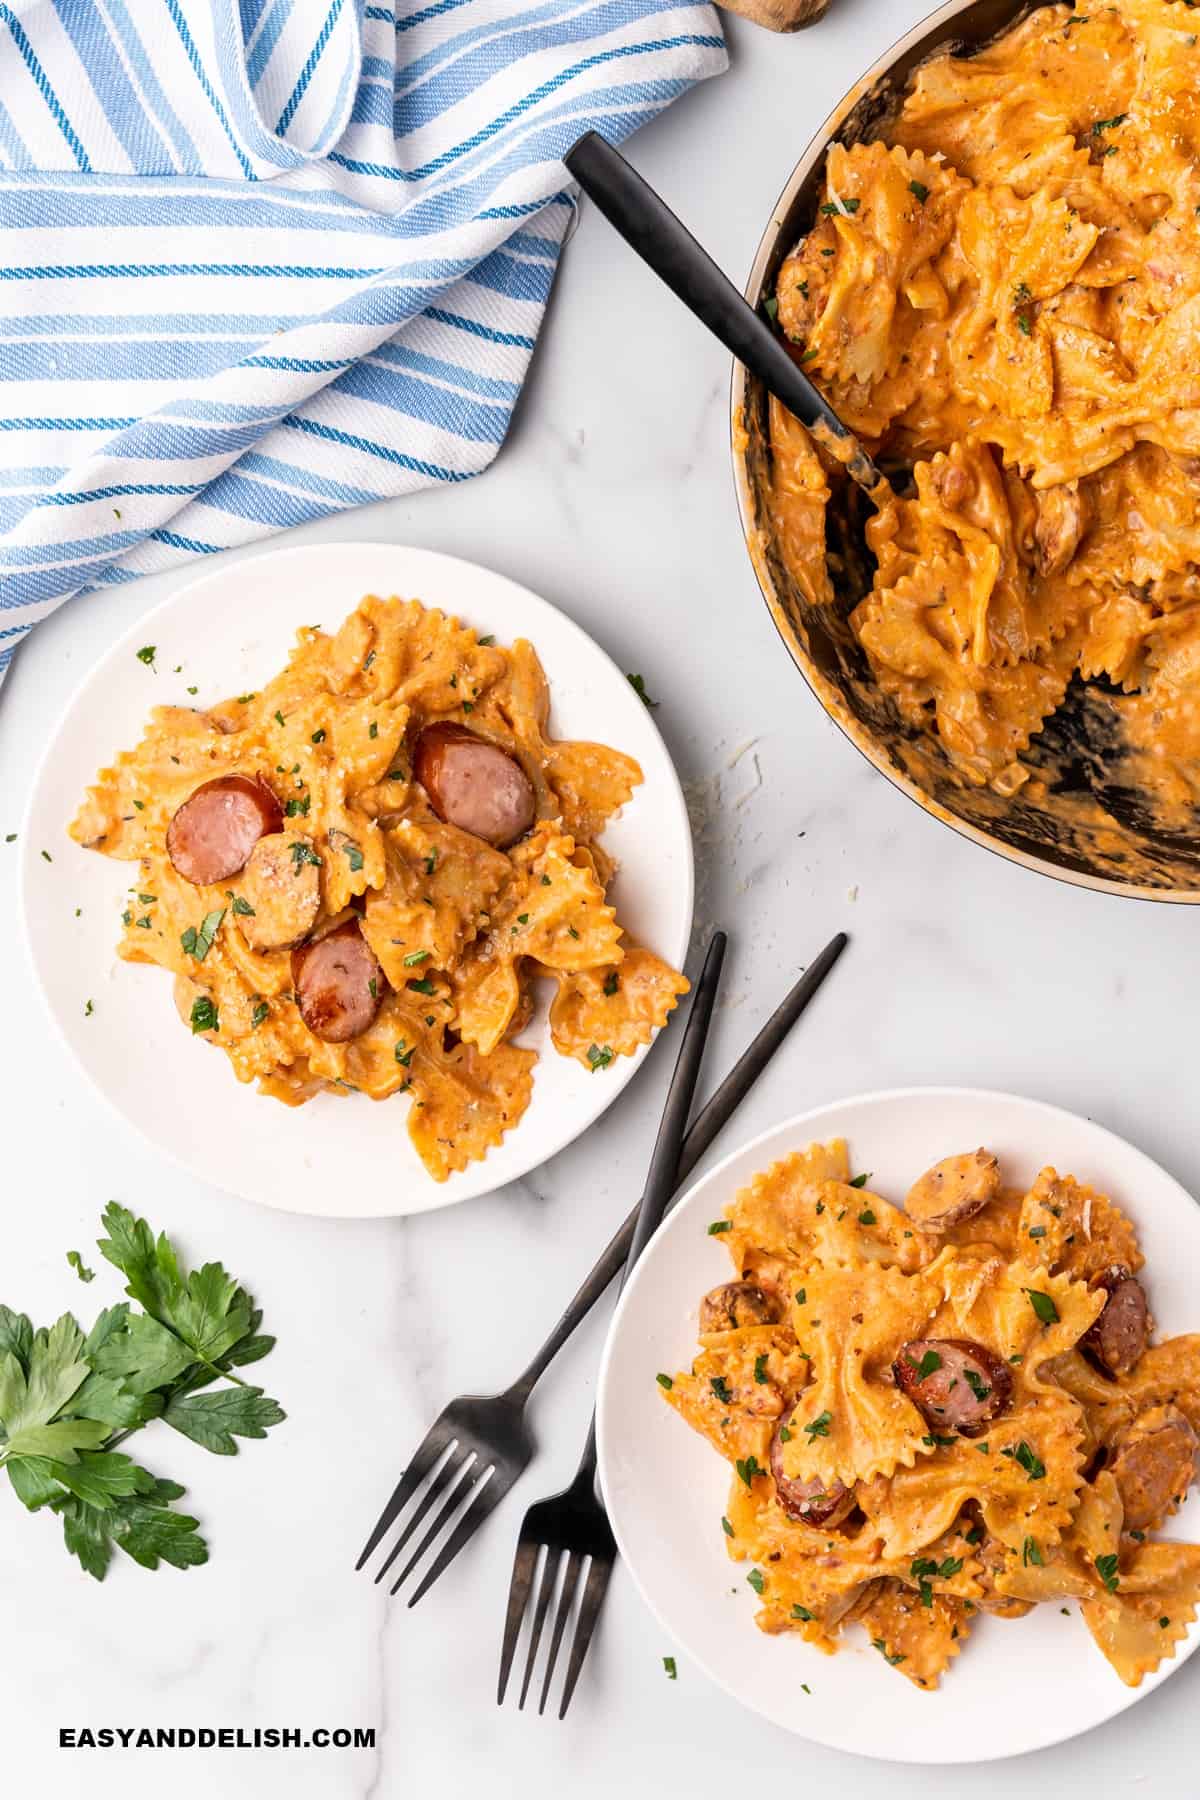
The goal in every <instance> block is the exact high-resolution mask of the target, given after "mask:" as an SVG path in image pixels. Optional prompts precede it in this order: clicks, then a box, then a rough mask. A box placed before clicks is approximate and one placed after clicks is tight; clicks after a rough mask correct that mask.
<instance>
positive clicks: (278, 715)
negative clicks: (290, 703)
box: [275, 707, 287, 725]
mask: <svg viewBox="0 0 1200 1800" xmlns="http://www.w3.org/2000/svg"><path fill="white" fill-rule="evenodd" d="M275 723H276V724H277V725H285V724H286V723H287V721H286V719H285V718H284V716H283V714H282V713H281V712H280V711H279V708H278V707H276V709H275Z"/></svg>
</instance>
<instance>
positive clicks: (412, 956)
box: [404, 950, 429, 969]
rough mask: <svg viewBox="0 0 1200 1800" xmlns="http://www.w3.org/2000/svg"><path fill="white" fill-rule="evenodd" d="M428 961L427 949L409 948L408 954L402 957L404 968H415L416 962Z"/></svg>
mask: <svg viewBox="0 0 1200 1800" xmlns="http://www.w3.org/2000/svg"><path fill="white" fill-rule="evenodd" d="M428 961H429V952H428V950H410V951H409V953H408V955H407V956H406V957H405V959H404V967H405V968H406V969H415V968H416V966H417V964H418V963H423V962H428Z"/></svg>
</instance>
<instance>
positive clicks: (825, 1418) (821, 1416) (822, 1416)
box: [804, 1412, 833, 1438]
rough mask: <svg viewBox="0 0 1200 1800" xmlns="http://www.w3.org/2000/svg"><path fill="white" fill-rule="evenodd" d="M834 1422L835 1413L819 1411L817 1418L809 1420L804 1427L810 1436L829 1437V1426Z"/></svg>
mask: <svg viewBox="0 0 1200 1800" xmlns="http://www.w3.org/2000/svg"><path fill="white" fill-rule="evenodd" d="M832 1423H833V1414H832V1413H831V1412H823V1413H818V1414H817V1416H816V1418H815V1419H810V1420H809V1421H808V1424H807V1425H806V1426H805V1427H804V1429H805V1431H806V1432H807V1433H808V1436H809V1437H810V1438H819V1437H828V1436H829V1427H830V1425H831V1424H832Z"/></svg>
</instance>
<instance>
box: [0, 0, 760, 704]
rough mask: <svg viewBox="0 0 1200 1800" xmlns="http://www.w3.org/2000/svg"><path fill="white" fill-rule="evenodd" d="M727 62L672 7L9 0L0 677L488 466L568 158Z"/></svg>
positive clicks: (704, 14)
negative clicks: (275, 534) (126, 585)
mask: <svg viewBox="0 0 1200 1800" xmlns="http://www.w3.org/2000/svg"><path fill="white" fill-rule="evenodd" d="M725 60H726V58H725V49H724V44H723V41H722V36H721V30H720V26H719V25H718V23H717V20H716V15H715V14H714V12H713V11H712V9H711V7H709V6H707V5H697V4H691V3H688V0H545V3H541V4H539V3H538V0H427V3H425V4H421V3H420V0H396V4H395V6H394V7H393V6H392V5H391V4H388V0H382V3H379V4H367V3H366V0H0V378H2V379H0V679H2V674H3V670H4V669H5V668H6V667H7V665H8V662H9V660H10V658H11V656H12V654H13V651H14V649H15V648H16V647H17V646H18V645H19V644H20V642H21V640H22V638H23V637H24V636H25V635H26V634H27V633H28V632H29V631H30V630H31V628H32V627H33V626H34V625H36V623H37V621H38V620H39V619H40V618H43V617H44V616H45V615H46V614H47V613H49V612H51V611H53V609H54V608H55V607H56V606H58V605H60V604H61V602H62V601H63V600H65V599H67V598H68V597H69V596H70V595H71V594H74V593H78V592H80V591H81V590H86V589H89V588H91V589H94V588H96V587H100V586H108V585H112V584H114V583H118V582H125V581H132V580H133V579H135V578H136V577H137V576H139V575H144V574H148V573H150V572H152V571H155V570H160V569H166V568H172V567H175V566H177V565H179V564H180V563H182V562H184V561H186V560H188V559H190V558H193V557H197V556H204V555H208V554H210V553H211V552H213V551H216V550H223V549H226V548H228V547H229V546H231V545H234V544H244V543H246V542H248V541H250V540H252V539H255V538H259V537H263V536H265V535H266V534H267V533H268V532H272V531H278V530H281V529H283V528H284V527H286V526H289V525H298V524H301V523H302V522H304V521H305V520H307V519H313V518H317V517H319V516H320V515H322V514H324V513H327V512H331V511H335V510H337V509H340V508H344V507H351V506H359V505H362V504H364V503H365V502H366V501H369V500H378V499H381V498H384V497H387V496H390V495H394V494H402V493H407V492H411V491H412V490H413V489H415V488H419V487H422V486H425V485H427V484H430V483H434V482H447V481H464V480H466V479H467V477H468V476H471V475H476V474H478V473H479V471H480V470H481V469H484V468H486V466H487V464H488V463H489V462H490V461H491V460H492V458H493V457H494V456H495V454H496V451H497V449H498V447H499V445H500V443H501V442H502V440H503V438H504V434H505V432H506V431H507V429H508V423H509V420H510V418H511V416H512V410H513V406H514V404H515V402H516V398H517V395H518V393H519V391H520V387H521V382H522V380H523V378H524V376H525V372H526V369H527V368H528V365H529V359H530V356H531V353H532V351H533V347H534V342H535V339H536V337H537V332H538V327H539V325H540V324H541V320H542V314H543V312H544V310H545V306H546V301H547V298H548V296H549V292H550V287H551V283H552V282H553V279H554V271H555V267H556V264H557V261H558V255H559V252H560V250H561V248H562V244H563V240H564V237H565V234H566V232H567V228H568V226H569V224H570V222H571V220H572V218H573V216H574V204H573V201H572V199H571V196H570V194H569V193H568V192H567V191H565V189H566V187H567V177H566V172H565V170H564V169H563V167H562V162H561V158H562V156H563V153H564V152H565V151H566V150H567V149H568V148H569V147H570V145H571V144H572V143H573V142H574V141H575V139H576V138H577V137H579V136H580V134H581V133H582V132H584V131H587V130H598V131H600V132H602V133H603V134H604V136H605V137H607V138H609V139H610V140H612V141H614V142H618V141H620V140H621V139H622V138H624V137H626V136H627V135H628V134H629V133H630V132H631V131H634V130H635V129H636V128H637V126H638V125H640V124H642V123H643V122H644V121H645V120H646V119H648V118H650V117H652V116H653V115H654V114H655V113H657V112H659V111H660V110H661V109H662V108H663V107H664V106H666V105H667V104H668V103H669V102H670V101H671V100H673V99H675V98H676V97H677V96H678V95H679V94H681V93H683V92H684V91H685V90H686V89H687V88H688V87H689V86H691V84H692V83H694V82H696V81H699V80H702V79H703V78H704V77H705V76H708V75H712V74H715V73H717V72H718V71H719V70H721V69H722V68H724V66H725Z"/></svg>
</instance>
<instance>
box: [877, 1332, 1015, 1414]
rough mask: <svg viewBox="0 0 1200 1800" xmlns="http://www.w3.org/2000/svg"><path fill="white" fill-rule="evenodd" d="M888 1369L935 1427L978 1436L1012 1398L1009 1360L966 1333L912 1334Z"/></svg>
mask: <svg viewBox="0 0 1200 1800" xmlns="http://www.w3.org/2000/svg"><path fill="white" fill-rule="evenodd" d="M922 1371H923V1372H922ZM892 1374H893V1375H894V1376H895V1378H896V1386H897V1387H898V1388H899V1389H900V1390H901V1392H902V1393H903V1394H905V1395H906V1396H907V1397H908V1399H910V1400H911V1401H912V1403H913V1405H914V1406H915V1407H917V1409H918V1410H919V1411H920V1412H921V1413H922V1414H923V1415H924V1417H925V1419H926V1420H927V1422H928V1424H929V1426H930V1429H931V1430H933V1431H935V1432H946V1433H950V1432H957V1434H958V1435H959V1437H978V1436H979V1433H980V1432H981V1431H982V1430H983V1428H984V1426H985V1425H987V1424H990V1422H991V1421H992V1420H993V1419H995V1418H997V1417H998V1416H999V1414H1000V1413H1002V1412H1003V1411H1004V1409H1005V1407H1006V1406H1007V1405H1008V1403H1009V1401H1010V1400H1011V1399H1012V1385H1013V1382H1012V1370H1011V1369H1010V1368H1009V1366H1008V1364H1007V1363H1006V1362H1004V1361H1002V1360H1001V1358H1000V1357H998V1356H997V1355H996V1353H995V1351H993V1350H989V1349H988V1348H987V1346H986V1345H985V1344H976V1343H973V1342H972V1341H971V1339H970V1338H913V1340H912V1342H911V1343H908V1344H902V1345H901V1347H900V1354H899V1355H898V1356H897V1358H896V1360H895V1362H894V1363H893V1364H892Z"/></svg>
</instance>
